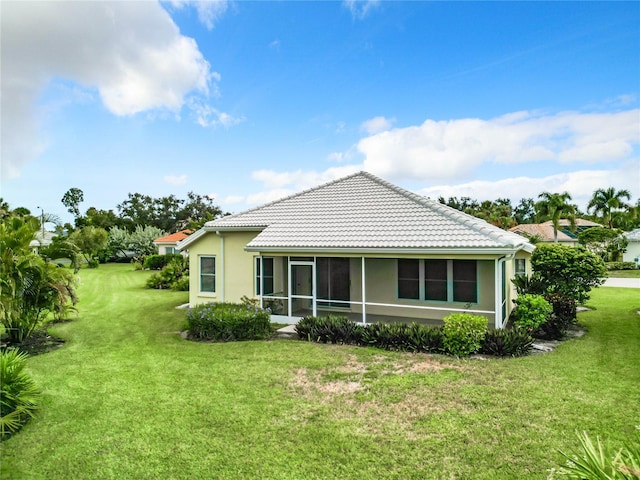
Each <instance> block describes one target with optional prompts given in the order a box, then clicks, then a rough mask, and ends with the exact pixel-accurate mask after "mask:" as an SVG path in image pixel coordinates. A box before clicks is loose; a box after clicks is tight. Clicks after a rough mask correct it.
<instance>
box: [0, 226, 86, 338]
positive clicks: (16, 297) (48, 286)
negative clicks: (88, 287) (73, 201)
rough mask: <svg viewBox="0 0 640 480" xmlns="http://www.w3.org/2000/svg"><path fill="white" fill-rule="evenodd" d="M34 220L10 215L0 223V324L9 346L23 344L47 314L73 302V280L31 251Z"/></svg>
mask: <svg viewBox="0 0 640 480" xmlns="http://www.w3.org/2000/svg"><path fill="white" fill-rule="evenodd" d="M37 230H38V221H37V220H36V219H35V218H33V217H18V216H10V217H8V218H5V219H4V221H3V222H2V223H0V321H1V322H2V324H3V325H4V327H5V329H6V331H7V334H8V337H9V343H15V344H19V343H22V342H24V340H25V339H27V338H28V337H29V336H30V335H31V334H32V333H33V331H34V330H35V329H36V328H37V327H38V326H39V325H40V324H41V323H42V321H43V320H44V319H45V318H46V316H47V315H48V314H49V313H54V312H57V311H60V310H62V309H63V308H64V306H65V305H67V304H68V302H69V301H72V302H73V303H75V301H76V296H75V277H74V275H73V274H72V273H71V271H70V270H68V269H64V268H58V267H57V266H56V265H54V264H52V263H48V262H45V260H44V259H43V258H42V257H40V256H39V255H38V254H36V253H35V252H33V251H32V250H31V249H30V247H29V243H30V242H31V240H33V239H34V238H35V233H36V232H37Z"/></svg>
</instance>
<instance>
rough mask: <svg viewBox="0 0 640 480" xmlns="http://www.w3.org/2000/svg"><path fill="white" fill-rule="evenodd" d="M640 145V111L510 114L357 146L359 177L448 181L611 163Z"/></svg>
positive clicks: (384, 136) (384, 135) (425, 127)
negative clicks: (532, 165)
mask: <svg viewBox="0 0 640 480" xmlns="http://www.w3.org/2000/svg"><path fill="white" fill-rule="evenodd" d="M639 143H640V110H638V109H634V110H626V111H621V112H615V113H579V112H561V113H557V114H553V115H544V114H539V113H536V112H515V113H510V114H507V115H503V116H500V117H497V118H493V119H490V120H481V119H477V118H464V119H458V120H449V121H436V120H426V121H425V122H424V123H423V124H422V125H419V126H412V127H407V128H397V129H393V130H389V131H385V132H381V133H378V134H375V135H372V136H369V137H366V138H363V139H362V140H360V142H359V143H358V145H357V148H358V150H359V151H360V152H361V153H362V154H364V156H365V160H364V167H365V169H366V170H368V171H370V172H372V173H375V174H377V175H380V176H382V177H385V178H394V179H401V178H413V179H429V180H436V181H438V180H440V181H443V180H452V179H456V178H464V177H470V176H473V174H474V171H475V170H476V169H477V168H478V167H479V166H480V165H482V164H483V163H497V164H504V165H509V164H517V163H525V162H532V161H540V160H547V161H555V162H562V163H570V162H613V161H621V160H626V159H629V158H630V157H631V156H632V154H633V151H634V148H636V147H637V145H638V144H639Z"/></svg>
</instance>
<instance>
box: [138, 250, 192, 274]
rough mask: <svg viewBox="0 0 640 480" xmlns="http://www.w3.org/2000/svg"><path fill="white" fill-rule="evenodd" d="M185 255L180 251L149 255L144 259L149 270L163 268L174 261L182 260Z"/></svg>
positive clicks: (145, 266)
mask: <svg viewBox="0 0 640 480" xmlns="http://www.w3.org/2000/svg"><path fill="white" fill-rule="evenodd" d="M183 258H184V257H183V256H182V255H180V254H179V253H167V254H165V255H149V256H147V257H146V258H145V259H144V264H143V266H144V268H148V269H149V270H162V269H163V268H164V267H166V266H167V265H169V264H170V263H172V262H173V261H176V260H180V261H182V259H183Z"/></svg>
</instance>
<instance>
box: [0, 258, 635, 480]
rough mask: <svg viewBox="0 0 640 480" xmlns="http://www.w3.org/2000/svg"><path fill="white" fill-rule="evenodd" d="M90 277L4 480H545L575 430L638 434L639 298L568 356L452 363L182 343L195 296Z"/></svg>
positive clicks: (617, 304) (368, 353)
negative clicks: (39, 404)
mask: <svg viewBox="0 0 640 480" xmlns="http://www.w3.org/2000/svg"><path fill="white" fill-rule="evenodd" d="M147 275H148V273H146V272H135V271H132V270H131V267H130V266H128V265H101V266H100V268H99V269H97V270H82V271H81V279H82V284H81V287H80V291H79V294H80V298H81V302H80V304H79V309H80V313H79V317H78V319H77V320H75V321H73V322H70V323H66V324H62V325H58V326H56V327H55V330H54V331H55V334H56V335H59V336H62V337H64V338H65V339H67V343H66V344H65V346H64V347H62V348H60V349H58V350H56V351H54V352H51V353H48V354H45V355H40V356H36V357H32V358H31V359H30V360H29V370H30V371H31V373H32V374H33V376H34V378H35V380H36V381H37V383H38V384H39V385H40V386H41V387H42V390H43V392H44V393H43V398H42V408H41V410H40V412H39V414H38V416H37V418H36V419H35V420H33V421H31V422H30V423H29V424H27V426H26V427H25V428H24V429H23V430H22V431H21V432H20V433H19V434H18V435H16V436H15V437H13V438H10V439H9V440H7V441H5V442H3V443H2V444H1V445H0V448H1V450H0V460H1V461H0V464H1V471H0V478H2V479H3V480H6V479H49V480H51V479H65V480H66V479H83V480H84V479H98V478H99V479H110V478H113V479H195V478H220V479H236V478H237V479H245V478H260V479H332V478H336V479H338V478H340V479H346V478H349V479H351V478H354V479H357V478H362V479H385V478H389V479H391V478H395V479H491V480H494V479H510V478H513V479H544V478H546V477H547V475H548V470H549V469H551V468H553V467H557V466H558V465H559V464H560V463H562V456H561V455H560V454H559V453H558V450H563V451H572V450H574V449H576V448H577V446H578V439H577V437H576V436H575V433H574V432H575V431H576V430H586V431H588V432H589V433H590V434H591V435H592V436H593V437H595V435H599V436H601V437H605V438H607V439H610V440H611V441H613V442H614V443H616V444H622V442H623V441H624V440H625V439H627V438H630V436H631V435H632V433H633V432H634V430H635V427H636V425H638V424H640V388H639V386H640V348H638V340H639V339H640V319H639V318H638V315H637V313H636V311H637V310H640V295H638V292H637V291H635V290H633V289H622V288H621V289H614V288H600V289H598V290H596V291H595V292H594V293H593V295H592V297H593V299H592V301H591V306H593V307H595V308H596V309H597V310H594V311H591V312H586V313H583V314H581V315H580V320H581V321H582V322H583V323H584V324H585V325H586V326H587V327H588V328H589V333H588V334H587V335H586V336H585V337H583V338H581V339H577V340H572V341H570V342H567V343H565V344H563V345H562V346H560V348H558V349H557V350H556V351H555V352H554V353H551V354H545V355H535V356H531V357H526V358H520V359H506V360H498V359H496V360H485V361H482V360H454V359H449V358H446V357H434V356H428V355H413V354H397V353H389V352H381V351H376V350H372V349H363V348H355V347H338V346H327V345H317V344H310V343H305V342H297V341H290V340H277V341H270V342H265V341H260V342H242V343H234V344H197V343H192V342H188V341H185V340H182V339H181V338H180V337H179V336H178V331H179V330H180V329H181V328H183V326H184V315H185V313H184V311H183V310H176V309H175V308H174V306H176V305H179V304H181V303H184V302H185V301H186V299H187V295H186V294H185V293H177V292H168V291H156V290H146V289H144V288H143V284H144V280H145V278H146V277H147Z"/></svg>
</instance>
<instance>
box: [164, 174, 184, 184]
mask: <svg viewBox="0 0 640 480" xmlns="http://www.w3.org/2000/svg"><path fill="white" fill-rule="evenodd" d="M164 181H165V182H167V183H169V184H171V185H184V184H186V183H187V176H186V175H185V174H182V175H165V176H164Z"/></svg>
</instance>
